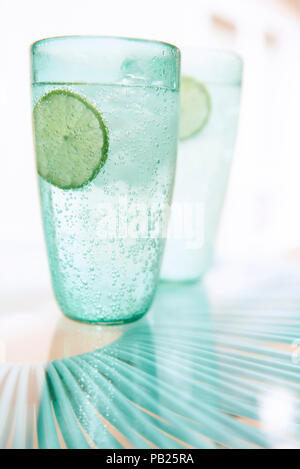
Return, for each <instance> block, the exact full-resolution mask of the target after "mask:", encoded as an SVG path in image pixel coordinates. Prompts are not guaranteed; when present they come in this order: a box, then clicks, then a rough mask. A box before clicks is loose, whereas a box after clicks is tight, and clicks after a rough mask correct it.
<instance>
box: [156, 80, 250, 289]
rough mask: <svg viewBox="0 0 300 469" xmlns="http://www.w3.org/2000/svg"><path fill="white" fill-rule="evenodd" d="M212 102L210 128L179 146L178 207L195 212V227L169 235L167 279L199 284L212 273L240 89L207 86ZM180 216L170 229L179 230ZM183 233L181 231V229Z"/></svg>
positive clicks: (235, 86) (171, 223) (173, 220)
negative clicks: (205, 275)
mask: <svg viewBox="0 0 300 469" xmlns="http://www.w3.org/2000/svg"><path fill="white" fill-rule="evenodd" d="M203 84H204V86H205V87H206V89H207V90H208V92H209V94H210V99H211V113H210V116H209V119H208V122H207V124H206V125H205V126H204V128H203V129H202V130H200V131H199V132H198V133H197V134H196V135H194V136H192V137H190V138H188V139H187V140H184V141H180V143H179V147H178V159H177V172H176V180H175V190H174V198H173V205H174V206H176V205H177V206H181V207H183V211H184V209H185V210H190V212H191V218H192V223H191V224H192V226H191V227H190V229H189V230H188V232H187V231H184V229H183V230H181V231H180V230H179V235H178V239H176V234H175V236H174V234H173V235H169V238H170V239H168V241H167V245H166V249H165V254H164V262H163V266H162V278H163V279H166V280H174V281H192V280H196V279H199V278H201V277H202V276H203V274H204V273H205V272H206V270H207V268H208V267H209V265H210V263H211V260H212V254H213V247H214V241H215V238H216V234H217V228H218V225H219V221H220V215H221V210H222V205H223V201H224V196H225V191H226V187H227V182H228V176H229V171H230V166H231V160H232V156H233V150H234V143H235V138H236V132H237V124H238V116H239V104H240V90H241V88H240V84H237V85H228V84H226V85H225V84H216V83H211V82H205V81H204V82H203ZM178 223H180V220H178V219H176V214H175V213H174V215H172V216H171V220H170V225H169V226H170V228H171V227H174V226H176V224H177V225H178ZM179 228H180V227H179Z"/></svg>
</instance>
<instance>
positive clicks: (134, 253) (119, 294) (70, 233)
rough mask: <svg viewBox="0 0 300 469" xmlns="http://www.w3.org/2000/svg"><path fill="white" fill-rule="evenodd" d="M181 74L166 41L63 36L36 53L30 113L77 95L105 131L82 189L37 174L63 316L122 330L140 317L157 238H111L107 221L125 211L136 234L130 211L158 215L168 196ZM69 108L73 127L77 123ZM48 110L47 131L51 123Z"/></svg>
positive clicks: (155, 271)
mask: <svg viewBox="0 0 300 469" xmlns="http://www.w3.org/2000/svg"><path fill="white" fill-rule="evenodd" d="M179 76H180V53H179V50H178V49H177V48H176V47H174V46H172V45H169V44H166V43H160V42H155V41H146V40H135V39H129V38H128V39H127V38H114V37H60V38H50V39H45V40H42V41H38V42H36V43H35V44H33V46H32V79H33V80H32V81H33V85H32V86H33V106H34V109H36V106H37V103H41V102H42V101H40V100H43V98H44V97H45V96H46V95H47V94H49V93H51V92H53V91H55V93H54V94H55V95H56V97H57V95H58V94H60V95H62V96H65V95H66V96H67V99H68V96H69V97H73V98H74V96H75V97H76V96H79V97H80V99H81V100H82V102H85V103H87V107H88V109H94V110H95V112H94V114H95V116H97V115H98V116H100V117H99V118H98V121H99V122H100V121H101V123H100V127H101V128H102V129H106V132H107V135H106V136H105V137H107V138H106V140H105V138H104V140H105V142H106V143H107V148H106V154H105V156H104V157H103V158H102V161H101V167H100V168H96V169H95V168H94V170H93V173H92V175H91V178H90V179H88V178H85V180H84V182H85V184H83V185H82V187H77V188H73V189H72V188H70V187H69V186H68V188H67V189H64V188H61V187H59V185H58V187H57V185H55V184H51V182H48V179H47V180H46V178H44V177H41V176H39V187H40V196H41V204H42V214H43V224H44V231H45V237H46V244H47V250H48V257H49V263H50V269H51V274H52V283H53V288H54V292H55V296H56V299H57V301H58V303H59V305H60V308H61V309H62V311H63V312H64V313H65V314H66V315H67V316H69V317H72V318H74V319H78V320H82V321H87V322H108V323H115V322H117V323H121V322H128V321H132V320H135V319H137V318H138V317H140V316H142V315H143V314H144V313H145V312H146V311H147V310H148V308H149V306H150V304H151V302H152V299H153V296H154V292H155V288H156V285H157V281H158V277H159V269H160V264H161V259H162V254H163V249H164V242H163V239H162V238H161V237H160V238H159V237H157V238H153V237H152V238H151V237H149V236H145V235H143V234H141V236H138V235H137V236H136V237H129V236H127V235H124V236H123V235H122V234H121V235H120V231H118V232H114V231H113V230H112V227H113V222H112V217H113V215H112V214H117V215H118V214H119V213H120V210H121V211H122V210H123V213H122V215H123V219H124V215H125V218H126V220H125V221H126V223H129V224H130V226H135V228H136V229H137V231H138V224H139V218H138V214H137V212H136V211H135V208H136V206H138V205H139V204H141V205H143V207H150V206H152V203H153V201H155V202H156V205H155V207H156V208H155V209H154V214H153V213H152V215H153V216H154V218H156V219H160V218H161V217H162V214H161V206H163V205H164V204H165V203H167V202H169V200H170V198H171V193H172V189H173V180H174V172H175V165H176V152H177V135H178V120H179V96H178V94H179V93H178V89H179ZM50 96H51V95H50ZM52 96H53V95H52ZM44 99H45V98H44ZM73 102H74V99H73ZM77 104H78V103H77ZM78 106H79V104H78ZM69 107H70V109H71V111H70V125H73V122H74V121H75V122H76V119H74V116H73V115H72V112H73V108H72V107H71V104H70V105H69ZM82 107H83V106H82ZM54 109H55V108H54ZM46 111H47V109H46ZM47 112H48V111H47ZM47 112H46V113H45V112H44V114H43V116H45V115H46V116H47ZM51 112H52V111H51ZM51 112H50V111H49V112H48V114H49V128H50V126H54V125H55V124H57V119H56V115H55V118H54V117H53V112H52V114H51ZM55 112H56V110H55ZM83 114H84V118H86V116H85V112H84V113H83ZM83 114H81V116H79V117H80V118H79V122H82V120H83V117H82V116H83ZM40 115H41V113H36V115H35V119H34V128H35V143H36V151H38V148H43V142H40V141H39V136H40V134H42V132H40V131H39V128H40V127H42V124H43V125H44V123H41V121H40V119H41V118H40ZM58 117H59V116H58ZM76 117H77V116H76V115H75V118H76ZM80 119H81V121H80ZM51 120H52V121H53V120H54V121H55V122H54V123H53V122H50V121H51ZM90 125H95V123H92V124H90ZM51 128H52V127H51ZM53 128H54V127H53ZM59 131H60V129H58V130H57V128H56V132H58V133H59ZM104 131H105V130H104ZM45 133H47V126H46V130H45V125H44V127H43V134H42V135H45ZM106 143H105V144H106ZM79 144H81V141H79ZM92 150H93V148H92V149H91V151H92ZM76 151H77V152H78V148H76ZM95 151H96V150H95ZM50 156H51V155H50ZM51 157H52V156H51ZM54 157H55V158H56V159H59V158H60V160H61V161H62V160H63V159H64V158H65V157H63V156H62V155H60V154H58V155H57V156H56V155H54ZM64 164H65V162H64ZM66 168H67V166H66V165H64V168H63V171H64V172H63V174H57V167H55V171H56V175H55V176H56V179H55V181H62V180H64V182H66V181H67V176H68V172H67V170H66ZM67 169H68V168H67ZM80 171H81V167H80V166H79V167H78V172H80ZM58 172H59V171H58ZM76 176H78V175H76ZM77 179H78V178H77ZM79 179H80V177H79ZM86 179H88V180H86ZM77 182H78V181H77ZM77 185H79V186H80V184H77ZM120 201H121V205H120ZM122 204H125V205H124V207H125V208H124V209H122V208H120V206H121V207H123V205H122ZM119 221H120V220H119V219H118V220H117V222H119ZM103 227H106V232H105V236H104V233H103V229H104V228H103ZM115 234H117V236H115Z"/></svg>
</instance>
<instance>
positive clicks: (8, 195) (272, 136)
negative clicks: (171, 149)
mask: <svg viewBox="0 0 300 469" xmlns="http://www.w3.org/2000/svg"><path fill="white" fill-rule="evenodd" d="M216 15H217V16H218V17H219V18H221V19H222V20H225V22H229V23H232V24H233V25H234V26H235V27H234V29H235V31H230V28H229V30H228V31H227V30H226V27H225V28H222V27H217V26H216V24H215V23H214V21H212V17H213V16H216ZM299 30H300V28H299V22H297V20H296V18H295V19H294V18H293V17H292V16H291V15H289V14H288V13H286V12H285V11H284V10H280V9H279V7H278V5H277V3H276V2H272V1H271V0H270V1H268V0H265V1H263V0H248V1H246V0H243V1H242V2H241V1H240V0H226V1H225V0H222V1H216V0H215V1H213V0H210V1H206V0H185V1H181V2H179V1H176V0H173V1H171V0H170V1H169V0H151V1H144V0H126V1H122V0H120V1H117V0H105V1H102V0H51V1H45V0H26V1H21V0H18V1H17V0H0V136H1V138H0V155H1V159H0V209H1V212H0V213H1V219H0V255H1V259H0V265H1V267H0V275H1V281H2V282H3V281H4V283H5V281H6V280H7V275H8V274H7V269H8V266H9V265H10V263H11V255H10V252H14V253H18V252H24V251H26V253H27V261H28V262H27V265H26V268H25V266H24V265H23V267H22V269H23V270H22V273H21V271H20V268H21V267H20V266H19V267H18V268H19V271H18V272H19V274H16V275H19V276H21V275H22V276H24V275H25V274H24V273H25V272H26V277H31V276H34V277H37V278H38V277H39V276H40V275H41V273H40V272H39V270H38V269H37V265H40V264H38V263H39V262H41V263H42V264H41V265H43V268H44V266H45V265H46V261H45V259H46V256H45V252H44V249H43V245H44V242H43V235H42V229H41V222H40V212H39V204H38V191H37V183H36V176H35V166H34V154H33V148H32V133H31V97H30V61H29V47H30V44H31V43H32V42H33V41H35V40H37V39H40V38H43V37H48V36H56V35H71V34H95V35H118V36H119V35H120V36H133V37H143V38H149V39H159V40H164V41H168V42H173V43H176V44H179V45H180V44H189V45H201V46H208V47H217V48H227V49H233V50H235V51H237V52H238V53H240V54H241V55H242V56H243V58H244V61H245V78H244V94H243V102H242V113H241V121H240V130H239V136H238V142H237V148H236V154H235V159H234V165H233V170H232V174H231V180H230V190H229V192H228V196H227V200H226V204H225V210H224V214H223V219H222V226H221V231H220V236H219V241H218V256H219V258H221V259H223V260H232V259H235V260H241V259H242V260H247V259H249V260H250V259H251V261H252V260H253V259H255V258H259V259H264V258H265V257H273V258H274V257H276V256H282V255H287V254H288V253H289V252H291V251H293V250H295V249H296V248H297V247H299V246H300V217H299V209H298V203H299V200H300V184H299V175H300V137H299V135H300V126H299V110H300V86H299V83H300V54H299V44H300V31H299ZM266 34H267V35H269V36H270V35H271V36H272V37H275V40H274V41H269V42H268V41H266V39H265V35H266ZM37 253H38V254H37ZM37 256H38V259H37ZM15 262H16V265H17V260H16V261H15ZM10 275H12V274H10ZM14 275H15V274H14Z"/></svg>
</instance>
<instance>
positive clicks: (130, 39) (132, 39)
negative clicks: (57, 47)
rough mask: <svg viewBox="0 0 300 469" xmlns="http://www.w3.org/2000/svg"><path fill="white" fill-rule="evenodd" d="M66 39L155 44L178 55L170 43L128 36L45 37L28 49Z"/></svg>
mask: <svg viewBox="0 0 300 469" xmlns="http://www.w3.org/2000/svg"><path fill="white" fill-rule="evenodd" d="M68 39H78V40H79V39H82V40H85V39H89V40H91V39H96V40H99V39H116V40H120V41H128V42H138V43H145V44H154V45H155V44H156V45H161V46H164V47H167V48H169V49H171V50H174V51H176V52H177V53H179V54H180V48H179V47H177V46H175V44H172V43H170V42H165V41H159V40H156V39H144V38H138V37H130V36H110V35H109V36H105V35H104V36H101V35H100V36H98V35H93V34H91V35H89V34H87V35H80V34H78V35H76V34H75V35H69V36H68V35H66V36H64V35H63V36H49V37H45V38H42V39H38V40H37V41H34V42H32V43H31V45H30V48H31V50H33V49H34V48H35V47H36V46H38V45H39V44H41V43H45V44H46V43H48V42H56V41H61V40H68Z"/></svg>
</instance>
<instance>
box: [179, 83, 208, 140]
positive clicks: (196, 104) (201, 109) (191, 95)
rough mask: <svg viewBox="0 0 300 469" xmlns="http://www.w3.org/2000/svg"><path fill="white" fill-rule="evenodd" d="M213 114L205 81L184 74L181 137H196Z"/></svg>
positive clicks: (181, 92) (182, 138)
mask: <svg viewBox="0 0 300 469" xmlns="http://www.w3.org/2000/svg"><path fill="white" fill-rule="evenodd" d="M210 114H211V98H210V94H209V92H208V90H207V88H206V87H205V86H204V85H203V83H201V82H199V81H197V80H196V79H195V78H193V77H190V76H182V78H181V91H180V130H179V139H180V140H187V139H189V138H191V137H194V136H195V135H196V134H198V133H199V132H200V131H201V130H203V128H204V127H205V126H206V124H207V122H208V120H209V117H210Z"/></svg>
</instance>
